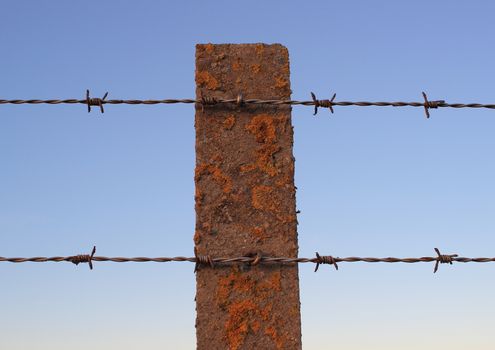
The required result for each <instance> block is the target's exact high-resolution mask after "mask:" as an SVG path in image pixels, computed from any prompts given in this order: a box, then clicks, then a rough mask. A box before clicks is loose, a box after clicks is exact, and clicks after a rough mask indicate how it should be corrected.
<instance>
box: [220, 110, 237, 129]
mask: <svg viewBox="0 0 495 350" xmlns="http://www.w3.org/2000/svg"><path fill="white" fill-rule="evenodd" d="M234 124H235V117H234V116H233V115H232V114H231V115H229V116H228V117H227V118H225V120H224V121H223V127H224V129H225V130H231V129H232V128H233V127H234Z"/></svg>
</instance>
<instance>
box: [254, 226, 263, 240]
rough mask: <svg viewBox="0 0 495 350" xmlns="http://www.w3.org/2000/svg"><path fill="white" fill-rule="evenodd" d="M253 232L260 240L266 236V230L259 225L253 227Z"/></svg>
mask: <svg viewBox="0 0 495 350" xmlns="http://www.w3.org/2000/svg"><path fill="white" fill-rule="evenodd" d="M251 233H252V234H253V236H255V237H256V239H258V240H260V239H262V238H263V236H264V234H265V232H264V231H263V229H262V228H261V227H258V226H256V227H253V228H252V229H251Z"/></svg>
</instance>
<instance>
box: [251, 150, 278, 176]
mask: <svg viewBox="0 0 495 350" xmlns="http://www.w3.org/2000/svg"><path fill="white" fill-rule="evenodd" d="M280 149H281V148H280V146H277V145H271V144H269V145H266V146H263V147H260V148H259V149H257V150H256V154H257V157H256V165H257V166H258V168H259V169H260V170H262V171H264V172H265V173H267V174H268V175H270V176H275V175H277V174H278V169H277V167H276V166H275V164H274V163H275V160H274V158H273V156H274V155H275V153H277V152H279V151H280Z"/></svg>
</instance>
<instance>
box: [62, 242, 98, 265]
mask: <svg viewBox="0 0 495 350" xmlns="http://www.w3.org/2000/svg"><path fill="white" fill-rule="evenodd" d="M95 253H96V246H94V247H93V250H92V251H91V254H80V255H74V256H70V257H68V259H67V260H69V261H70V262H71V263H73V264H74V265H79V264H80V263H88V264H89V269H90V270H93V257H94V256H95Z"/></svg>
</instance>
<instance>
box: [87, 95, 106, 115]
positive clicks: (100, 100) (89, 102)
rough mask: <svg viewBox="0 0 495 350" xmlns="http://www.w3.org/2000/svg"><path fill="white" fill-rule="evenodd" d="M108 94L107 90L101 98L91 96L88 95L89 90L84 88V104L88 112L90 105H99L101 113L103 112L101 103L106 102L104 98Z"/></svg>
mask: <svg viewBox="0 0 495 350" xmlns="http://www.w3.org/2000/svg"><path fill="white" fill-rule="evenodd" d="M107 96H108V92H106V93H105V95H103V98H98V97H95V98H91V97H89V90H86V104H87V105H88V113H90V112H91V106H99V107H100V111H101V113H105V111H104V110H103V104H104V103H106V101H105V99H106V98H107Z"/></svg>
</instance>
